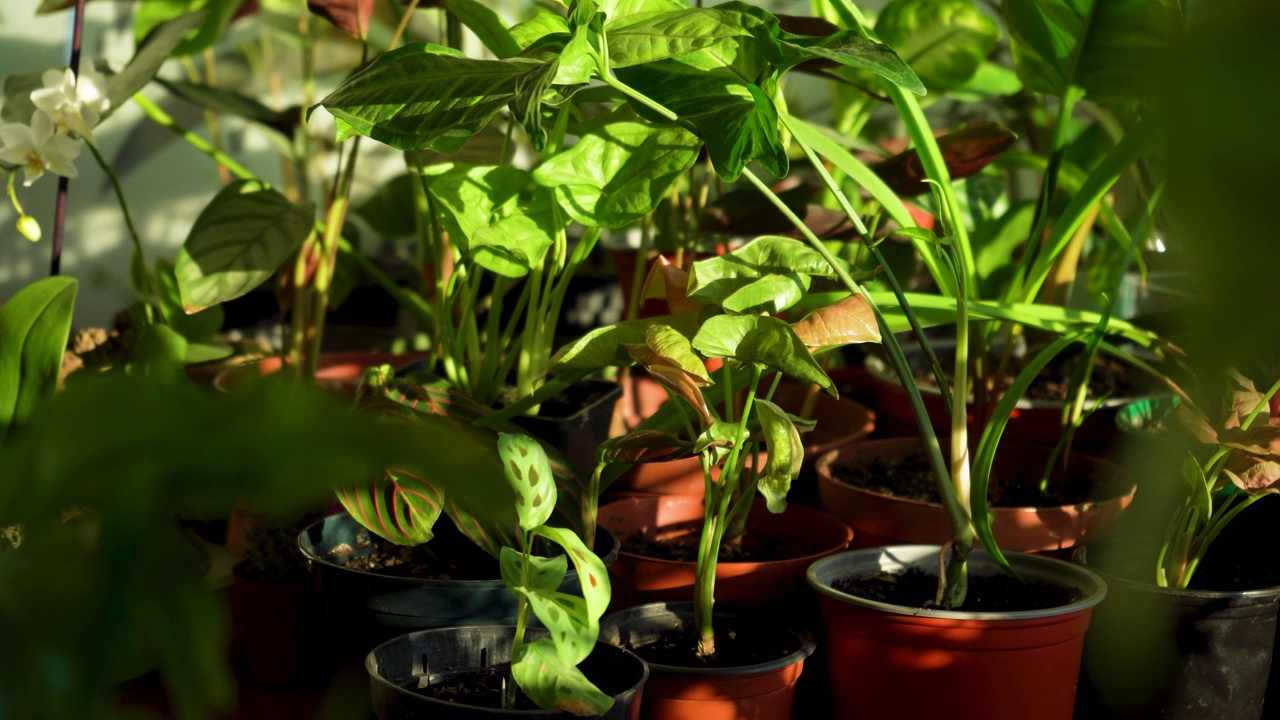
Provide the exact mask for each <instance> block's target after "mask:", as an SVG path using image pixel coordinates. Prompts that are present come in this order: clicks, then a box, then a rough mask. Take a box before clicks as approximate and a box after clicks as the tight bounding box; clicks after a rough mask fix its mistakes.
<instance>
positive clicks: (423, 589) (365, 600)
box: [298, 513, 618, 654]
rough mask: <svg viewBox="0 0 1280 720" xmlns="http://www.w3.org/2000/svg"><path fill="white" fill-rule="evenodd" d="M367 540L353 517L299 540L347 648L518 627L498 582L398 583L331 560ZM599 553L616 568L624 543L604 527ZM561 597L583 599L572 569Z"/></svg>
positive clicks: (314, 528)
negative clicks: (441, 631) (445, 632)
mask: <svg viewBox="0 0 1280 720" xmlns="http://www.w3.org/2000/svg"><path fill="white" fill-rule="evenodd" d="M441 522H442V523H446V522H448V521H447V520H442V521H441ZM441 529H442V530H443V528H441ZM368 537H369V531H368V530H366V529H365V528H364V527H363V526H361V525H360V523H358V522H356V521H355V520H354V519H352V517H351V516H350V515H349V514H347V513H341V514H338V515H332V516H330V517H327V518H325V519H323V520H321V521H319V522H317V523H315V524H313V525H311V526H310V527H308V528H307V529H306V530H305V531H303V533H302V534H301V535H299V536H298V546H299V547H300V548H301V550H302V554H303V555H305V556H306V558H307V562H308V564H309V565H310V567H311V574H312V578H313V580H314V582H315V583H316V586H317V588H318V589H319V592H320V595H321V597H322V598H323V599H324V606H325V616H326V617H327V619H328V624H329V626H330V628H331V631H332V632H334V633H335V634H336V635H337V636H338V637H337V638H336V639H337V640H338V641H339V642H340V643H341V646H342V647H344V648H347V649H350V650H353V651H355V652H358V653H360V654H364V653H365V652H367V651H368V650H369V648H371V647H373V646H374V645H377V644H378V643H380V642H383V641H385V640H388V639H390V638H392V637H395V636H396V635H400V634H402V633H406V632H410V631H413V630H423V629H427V628H440V627H455V626H469V625H508V624H511V623H514V622H515V621H516V601H515V598H514V597H513V596H512V594H511V591H510V590H508V589H507V586H506V585H504V584H503V582H502V580H500V579H496V578H495V579H493V580H419V579H415V578H404V577H393V576H389V575H379V574H377V573H372V572H367V571H364V570H354V569H351V568H348V567H343V566H342V565H339V564H337V563H334V562H332V561H331V560H329V559H328V557H329V553H330V552H332V551H333V549H334V548H336V547H338V546H339V545H348V546H350V547H359V546H360V545H363V544H366V542H367V540H368ZM595 550H596V553H597V554H598V555H600V557H601V559H603V560H604V562H605V564H606V565H608V564H611V563H612V562H613V560H614V559H615V558H617V556H618V540H617V538H615V537H614V536H613V535H612V534H610V533H609V532H608V531H605V530H604V529H603V528H601V531H600V532H598V533H597V535H596V547H595ZM365 552H368V551H365ZM357 554H358V553H357ZM494 572H495V574H496V572H497V562H496V561H494ZM561 590H563V591H564V592H567V593H571V594H575V595H576V594H580V590H581V586H580V585H579V584H578V574H577V572H576V571H574V570H573V568H572V567H570V569H569V573H568V575H566V576H565V580H564V584H563V585H561Z"/></svg>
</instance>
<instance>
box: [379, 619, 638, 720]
mask: <svg viewBox="0 0 1280 720" xmlns="http://www.w3.org/2000/svg"><path fill="white" fill-rule="evenodd" d="M515 631H516V629H515V627H512V626H493V625H489V626H481V627H450V628H439V629H436V630H420V631H418V632H414V633H408V634H406V635H401V636H399V637H397V638H395V639H393V640H390V641H388V642H386V643H383V644H382V645H379V646H378V647H376V648H374V649H373V651H372V652H370V653H369V655H368V657H367V658H366V660H365V669H366V670H368V672H369V681H370V685H371V686H372V691H373V709H374V712H375V713H376V714H377V716H378V720H418V719H426V718H430V719H431V720H479V719H480V718H495V717H526V718H570V717H574V715H572V714H571V713H569V712H566V711H563V710H502V709H500V708H495V707H479V706H476V705H468V704H465V703H464V702H461V701H459V702H453V701H450V700H442V699H437V698H433V697H428V696H425V695H423V694H421V693H419V692H416V691H418V690H421V689H423V688H426V687H429V686H431V685H436V684H447V683H451V682H457V681H458V680H459V679H460V678H461V676H464V675H468V674H477V673H479V672H482V671H485V670H491V671H497V672H503V671H504V670H505V671H506V672H508V673H509V668H510V665H509V663H510V662H511V650H512V645H513V643H514V640H515ZM546 634H547V633H546V631H545V630H529V631H527V634H526V635H525V639H526V640H527V641H532V640H536V639H538V638H539V637H545V636H546ZM504 665H505V666H506V668H504V667H503V666H504ZM578 667H579V669H580V670H582V672H583V674H584V675H586V676H587V679H588V680H591V681H592V682H593V683H594V684H595V685H596V686H597V687H599V688H600V689H601V691H602V692H604V693H605V694H606V695H609V696H611V697H613V701H614V702H613V707H612V708H610V709H609V711H608V712H607V713H605V715H604V716H603V717H604V718H606V720H638V719H639V718H640V698H641V693H642V692H643V689H644V686H645V681H646V680H647V679H648V677H649V668H648V666H646V665H645V663H644V662H643V661H641V660H640V658H638V657H636V656H635V655H634V654H632V653H630V652H627V651H626V650H623V649H622V648H619V647H615V646H613V645H610V644H607V643H604V642H599V643H596V647H595V650H593V651H592V653H591V655H590V656H588V657H587V659H586V660H584V661H583V662H582V664H581V665H579V666H578ZM508 677H509V675H508Z"/></svg>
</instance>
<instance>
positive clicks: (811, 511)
mask: <svg viewBox="0 0 1280 720" xmlns="http://www.w3.org/2000/svg"><path fill="white" fill-rule="evenodd" d="M832 452H838V451H835V450H833V451H832ZM649 498H656V499H657V500H659V501H661V500H672V499H678V500H684V501H687V500H691V499H694V498H696V499H697V500H698V501H702V496H701V495H638V496H632V497H625V498H619V499H617V500H614V501H612V502H610V503H608V505H604V506H602V507H601V508H600V511H603V510H604V508H607V507H609V505H621V504H623V503H632V502H636V501H638V500H647V499H649ZM751 502H752V509H753V510H754V509H755V507H756V505H759V504H761V503H763V501H762V500H761V499H759V498H755V499H753V500H752V501H751ZM792 508H800V509H801V512H800V513H799V514H801V515H806V514H807V515H809V516H810V517H813V518H814V519H817V518H818V516H822V517H823V518H824V519H827V520H830V521H832V522H833V523H834V524H838V525H840V527H842V528H844V534H845V539H844V543H843V544H840V543H837V544H835V545H832V546H831V547H829V548H827V549H825V550H817V551H815V552H811V553H809V554H807V555H798V556H796V557H791V558H782V559H781V560H738V561H735V562H726V561H722V560H720V561H716V566H717V567H721V566H725V567H739V566H746V565H756V566H763V567H775V566H778V565H783V564H794V563H798V562H803V561H814V560H820V559H822V558H824V557H827V556H829V555H830V554H831V553H832V552H839V551H840V549H841V548H845V547H848V546H849V543H851V542H853V528H851V527H849V526H848V524H846V523H845V522H844V521H843V520H841V519H840V518H838V517H836V516H835V515H832V514H831V513H829V512H827V511H825V510H819V509H817V508H811V507H808V506H805V505H800V504H798V503H789V504H788V505H787V510H783V512H784V513H785V512H788V511H790V510H791V509H792ZM779 514H781V513H779ZM748 517H750V515H749V514H748ZM597 527H598V528H599V529H601V530H604V531H606V532H608V533H609V534H610V535H613V532H612V531H610V530H609V529H608V528H606V527H604V526H603V525H597ZM833 527H834V526H833ZM613 537H614V542H615V543H617V545H618V555H619V556H623V555H625V556H627V557H628V558H636V559H639V560H643V561H645V562H650V563H661V564H664V565H696V564H697V563H696V562H694V561H692V560H670V559H667V558H655V557H650V556H648V555H640V554H639V553H634V552H627V551H626V550H625V549H623V547H622V544H621V543H622V539H621V538H619V537H617V536H616V535H614V536H613Z"/></svg>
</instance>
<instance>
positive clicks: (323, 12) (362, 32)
mask: <svg viewBox="0 0 1280 720" xmlns="http://www.w3.org/2000/svg"><path fill="white" fill-rule="evenodd" d="M373 4H374V0H307V7H308V8H310V9H311V12H313V13H315V14H316V15H319V16H320V17H322V18H324V19H325V20H328V21H329V23H330V24H332V25H333V26H334V27H336V28H338V29H339V30H342V31H343V32H345V33H347V34H348V35H351V36H353V37H356V38H363V37H367V36H368V34H369V21H370V20H371V19H372V18H373Z"/></svg>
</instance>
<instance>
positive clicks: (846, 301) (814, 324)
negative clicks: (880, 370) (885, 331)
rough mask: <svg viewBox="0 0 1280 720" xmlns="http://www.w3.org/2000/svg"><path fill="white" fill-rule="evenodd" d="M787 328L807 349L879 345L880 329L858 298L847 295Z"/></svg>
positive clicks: (862, 298) (864, 301)
mask: <svg viewBox="0 0 1280 720" xmlns="http://www.w3.org/2000/svg"><path fill="white" fill-rule="evenodd" d="M791 327H792V329H793V330H795V333H796V335H797V336H798V337H799V338H800V340H801V341H802V342H804V344H805V346H806V347H810V348H822V347H834V346H837V345H848V344H850V343H863V342H876V343H878V342H880V325H879V324H878V323H877V322H876V316H875V313H873V312H872V311H871V306H870V305H868V304H867V300H866V298H864V297H862V296H861V295H850V296H848V297H846V298H843V299H841V300H837V301H836V302H834V303H832V304H830V305H827V306H826V307H823V308H819V309H817V310H814V311H813V312H811V313H809V314H808V315H805V316H804V318H803V319H802V320H801V321H800V322H798V323H795V324H794V325H792V326H791Z"/></svg>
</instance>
